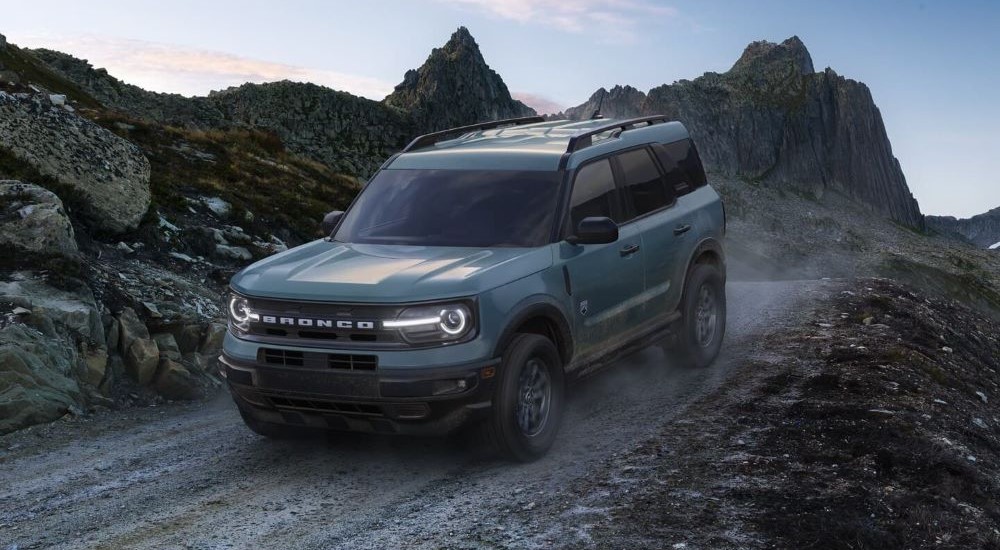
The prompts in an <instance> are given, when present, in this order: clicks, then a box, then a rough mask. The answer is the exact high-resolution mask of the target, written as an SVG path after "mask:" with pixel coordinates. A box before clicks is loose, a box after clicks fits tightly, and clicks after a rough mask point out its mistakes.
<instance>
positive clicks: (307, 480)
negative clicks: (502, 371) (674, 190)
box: [0, 281, 838, 549]
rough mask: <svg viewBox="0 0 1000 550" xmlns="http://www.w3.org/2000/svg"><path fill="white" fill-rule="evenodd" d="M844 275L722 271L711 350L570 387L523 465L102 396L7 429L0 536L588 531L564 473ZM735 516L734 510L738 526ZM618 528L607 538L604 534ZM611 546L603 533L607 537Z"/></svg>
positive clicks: (750, 346)
mask: <svg viewBox="0 0 1000 550" xmlns="http://www.w3.org/2000/svg"><path fill="white" fill-rule="evenodd" d="M836 287H838V283H831V282H823V281H810V282H768V283H731V284H730V286H729V302H730V316H729V328H728V331H729V332H728V334H727V343H726V346H725V347H724V349H723V355H722V357H721V358H720V360H719V361H718V362H717V363H716V365H715V366H714V367H713V368H711V369H707V370H702V371H696V370H687V369H681V368H674V367H670V366H669V365H667V364H665V363H666V361H665V360H664V357H663V354H662V353H661V352H660V351H659V350H654V349H650V350H646V351H644V352H641V353H639V354H636V355H635V356H633V357H630V358H628V359H626V360H623V361H621V362H620V364H618V365H615V366H614V367H613V368H610V369H608V370H606V371H604V372H602V373H600V374H598V375H597V376H594V377H591V378H589V379H588V380H586V381H584V382H582V383H580V384H578V385H576V386H575V387H574V388H572V390H571V393H572V394H573V398H572V400H571V403H570V410H569V413H568V415H567V418H566V421H565V423H564V425H563V429H562V432H561V434H560V436H559V439H558V440H557V441H556V444H555V447H554V449H553V450H552V452H551V453H550V454H549V455H548V456H546V457H545V458H543V459H541V460H539V461H537V462H535V463H532V464H511V463H506V462H501V461H497V460H493V459H490V458H484V457H483V456H481V455H480V454H479V453H477V452H476V450H475V449H472V448H470V447H468V446H467V445H464V444H463V443H461V442H459V441H456V440H454V439H451V440H438V439H408V438H379V437H371V436H357V435H338V436H335V437H331V438H329V439H327V440H313V441H294V442H288V441H269V440H266V439H262V438H259V437H257V436H254V435H253V434H251V433H250V432H249V430H247V429H246V428H245V427H244V426H243V425H242V422H241V421H240V419H239V415H238V414H237V412H236V410H235V408H234V406H233V405H232V403H231V402H230V400H229V397H228V396H226V395H222V396H220V397H218V398H217V399H214V400H212V401H210V402H207V403H201V404H189V405H169V406H161V407H155V408H147V409H138V410H137V409H133V410H129V411H119V412H110V413H104V414H100V415H96V416H92V417H87V418H84V419H76V420H73V421H63V422H57V423H54V424H50V425H45V426H37V427H34V428H31V429H28V430H24V431H22V432H18V433H15V434H11V435H8V436H4V437H2V438H0V548H18V549H23V548H49V547H52V548H81V547H83V548H125V547H153V548H247V547H256V548H262V547H296V548H386V547H401V546H406V547H417V548H423V547H426V548H441V547H446V548H496V547H514V548H519V547H524V548H528V547H539V546H553V545H555V546H569V547H579V546H587V545H590V544H594V540H595V539H594V537H593V533H592V532H591V527H592V526H593V525H597V524H599V523H600V522H601V520H602V519H605V520H606V519H607V517H608V514H607V512H606V511H604V510H601V509H600V507H595V506H592V505H590V504H588V502H590V501H595V500H594V498H591V499H590V500H589V501H588V502H584V501H582V500H579V497H578V495H577V493H574V492H573V491H570V490H569V489H568V488H570V487H573V486H579V485H580V484H581V483H584V482H586V481H587V480H588V479H596V478H602V477H606V476H607V475H608V474H609V473H610V471H609V468H610V467H611V463H612V462H613V460H614V458H615V457H617V456H618V455H620V454H621V453H625V452H628V451H630V450H632V449H634V448H635V447H636V446H637V445H640V444H641V443H642V442H643V441H645V440H647V439H648V438H650V437H652V436H654V435H655V434H657V433H659V432H661V431H662V430H663V428H664V427H665V426H669V425H670V423H671V422H672V421H673V420H674V419H675V418H677V417H678V415H680V414H682V413H683V412H684V411H685V410H686V408H687V407H689V406H690V405H691V404H693V403H695V402H696V401H697V400H698V399H699V398H702V397H704V396H706V395H709V394H711V393H712V392H714V391H715V390H717V389H718V388H719V387H720V386H721V385H722V384H723V383H724V382H726V381H727V380H729V379H730V378H731V376H732V375H733V374H734V373H735V372H737V371H738V369H739V368H740V367H741V366H745V365H746V364H747V363H748V361H750V360H751V358H752V357H756V356H760V355H762V354H763V355H766V353H767V350H766V349H762V346H761V344H760V342H762V341H763V339H764V338H765V337H766V336H769V335H773V334H776V333H779V332H780V331H781V330H782V328H783V327H789V326H793V325H794V324H795V323H796V322H797V321H799V320H801V319H802V318H803V317H804V316H805V315H806V312H807V311H808V310H809V309H810V307H811V304H813V303H816V302H817V301H818V300H820V299H823V298H826V297H828V296H830V294H831V293H832V292H834V289H835V288H836ZM736 527H738V526H736ZM612 544H613V543H612ZM600 545H601V546H606V545H607V543H606V542H605V543H602V544H600Z"/></svg>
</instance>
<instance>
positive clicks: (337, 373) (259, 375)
mask: <svg viewBox="0 0 1000 550" xmlns="http://www.w3.org/2000/svg"><path fill="white" fill-rule="evenodd" d="M227 338H233V336H232V335H231V334H230V335H227ZM328 351H330V352H331V353H335V352H333V351H332V350H328ZM219 360H220V362H221V363H222V372H223V375H224V376H225V377H226V380H227V382H228V385H229V389H230V392H231V393H232V395H233V399H234V400H235V401H236V404H237V405H238V406H239V407H240V409H241V410H242V411H243V413H244V414H249V415H251V416H253V417H254V418H256V419H257V420H259V421H263V422H269V423H274V424H287V425H292V426H304V427H313V428H323V429H331V430H346V431H358V432H372V433H386V434H410V435H444V434H448V433H451V432H454V431H455V430H457V429H458V428H460V427H462V426H464V425H467V424H469V423H471V422H474V421H476V420H478V419H481V418H484V417H485V416H486V414H487V413H488V411H489V409H490V406H491V404H492V402H491V399H492V396H493V388H494V383H495V380H496V369H497V368H498V367H499V362H500V361H499V359H491V360H486V361H473V362H469V363H463V364H459V365H448V366H427V367H419V368H417V367H409V368H405V369H401V368H385V369H383V368H381V367H379V368H376V369H373V370H370V371H368V370H366V371H355V370H338V369H330V368H317V367H316V366H315V365H302V366H275V365H271V364H264V363H261V362H259V361H257V360H248V359H247V358H237V357H234V356H232V355H230V354H229V353H227V352H226V351H225V350H224V351H223V354H222V356H221V357H220V358H219Z"/></svg>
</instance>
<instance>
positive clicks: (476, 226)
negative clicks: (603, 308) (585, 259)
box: [334, 170, 561, 248]
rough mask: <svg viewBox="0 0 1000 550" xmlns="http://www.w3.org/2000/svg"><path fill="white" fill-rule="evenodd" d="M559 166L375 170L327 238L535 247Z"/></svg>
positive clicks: (550, 210) (542, 236)
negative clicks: (554, 168)
mask: <svg viewBox="0 0 1000 550" xmlns="http://www.w3.org/2000/svg"><path fill="white" fill-rule="evenodd" d="M560 176H561V173H560V172H536V171H532V172H527V171H496V170H491V171H485V170H382V171H381V172H379V173H378V174H377V175H376V176H375V178H374V179H372V181H371V182H369V183H368V185H367V186H365V189H364V191H362V193H361V196H359V197H358V199H357V201H355V203H354V205H353V206H352V207H351V209H350V210H349V211H348V212H347V214H346V215H345V216H344V220H343V222H342V223H341V224H340V228H339V229H338V230H337V234H336V236H335V237H334V240H337V241H340V242H347V243H362V244H403V245H419V246H470V247H481V248H487V247H534V246H541V245H543V244H545V243H547V242H548V241H549V238H550V236H551V232H552V218H553V216H554V214H555V210H556V197H557V195H558V191H559V180H560Z"/></svg>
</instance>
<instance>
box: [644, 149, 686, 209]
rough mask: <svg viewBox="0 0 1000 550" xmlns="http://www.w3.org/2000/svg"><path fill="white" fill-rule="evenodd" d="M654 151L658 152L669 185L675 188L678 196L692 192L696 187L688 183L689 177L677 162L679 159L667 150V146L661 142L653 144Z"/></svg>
mask: <svg viewBox="0 0 1000 550" xmlns="http://www.w3.org/2000/svg"><path fill="white" fill-rule="evenodd" d="M653 151H654V152H655V153H656V158H657V159H658V160H659V161H660V166H662V167H663V173H664V174H666V175H665V177H664V179H665V180H666V182H667V186H669V187H670V188H671V189H673V190H674V193H675V194H676V195H677V196H678V197H680V196H682V195H687V194H688V193H690V192H691V191H692V190H693V189H694V187H693V186H692V185H690V184H689V183H688V178H687V176H686V174H685V173H684V170H682V169H681V165H680V164H679V163H678V162H677V159H675V158H674V156H673V155H671V154H670V153H668V152H667V148H666V147H664V146H663V145H660V144H659V143H657V144H655V145H653Z"/></svg>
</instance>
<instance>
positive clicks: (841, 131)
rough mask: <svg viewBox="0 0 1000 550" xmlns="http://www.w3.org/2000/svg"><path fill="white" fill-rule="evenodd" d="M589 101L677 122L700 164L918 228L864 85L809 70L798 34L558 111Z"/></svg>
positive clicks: (611, 110)
mask: <svg viewBox="0 0 1000 550" xmlns="http://www.w3.org/2000/svg"><path fill="white" fill-rule="evenodd" d="M602 98H603V102H602ZM598 103H602V104H601V109H602V112H603V113H604V114H605V116H607V117H633V116H642V115H650V114H663V115H666V116H668V117H670V118H672V119H675V120H680V121H682V122H683V123H684V124H685V125H686V126H687V128H688V129H689V130H690V132H691V134H692V136H693V138H694V139H695V141H696V142H697V143H698V148H699V151H700V152H701V156H702V160H703V161H704V162H705V165H706V167H707V168H708V169H709V170H712V171H716V172H719V173H723V174H726V175H733V176H738V177H742V178H744V179H746V180H747V181H748V182H750V183H763V184H767V185H774V186H779V187H783V188H787V189H789V190H793V191H796V192H800V193H806V194H809V195H812V196H816V197H822V196H823V195H824V194H826V193H839V194H843V195H846V196H848V197H851V198H853V199H855V200H856V201H857V202H858V203H859V204H860V205H862V206H864V207H866V208H868V209H870V210H871V211H872V212H877V213H879V214H882V215H885V216H887V217H889V218H891V219H893V220H895V221H897V222H899V223H902V224H904V225H907V226H910V227H913V228H917V229H923V227H924V221H923V216H922V214H921V213H920V208H919V206H918V204H917V201H916V200H915V199H914V198H913V195H912V194H911V193H910V190H909V187H908V186H907V184H906V178H905V177H904V175H903V172H902V170H901V168H900V166H899V162H898V161H897V160H896V158H895V157H893V155H892V146H891V144H890V143H889V138H888V136H887V135H886V131H885V126H884V124H883V122H882V116H881V114H880V112H879V110H878V107H876V106H875V103H874V101H873V100H872V97H871V92H870V91H869V90H868V87H867V86H865V85H864V84H863V83H860V82H857V81H854V80H850V79H847V78H844V77H842V76H840V75H838V74H837V73H835V72H834V71H833V70H832V69H829V68H828V69H826V70H825V71H822V72H814V69H813V64H812V58H811V56H810V55H809V51H808V50H807V49H806V47H805V45H804V44H803V43H802V41H801V40H800V39H799V38H798V37H794V36H793V37H792V38H789V39H788V40H785V41H784V42H782V43H780V44H775V43H772V42H765V41H761V42H754V43H752V44H750V45H749V46H747V48H746V50H745V51H744V52H743V54H742V55H741V56H740V58H739V60H737V62H736V63H735V64H734V65H733V67H732V68H731V69H730V70H729V71H728V72H725V73H721V74H719V73H706V74H705V75H703V76H701V77H698V78H696V79H694V80H681V81H679V82H676V83H674V84H664V85H662V86H658V87H656V88H653V89H652V90H650V91H649V92H648V93H643V92H641V91H639V90H637V89H635V88H632V87H630V86H616V87H614V88H612V89H611V90H604V89H603V88H602V89H600V90H598V91H597V92H596V93H594V94H593V95H592V96H591V97H590V99H589V100H588V101H587V102H586V103H584V104H582V105H580V106H577V107H574V108H571V109H568V110H567V111H566V113H564V114H565V116H567V117H568V118H573V119H581V118H586V117H589V116H590V115H591V113H593V112H594V110H595V109H596V108H597V105H598Z"/></svg>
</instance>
